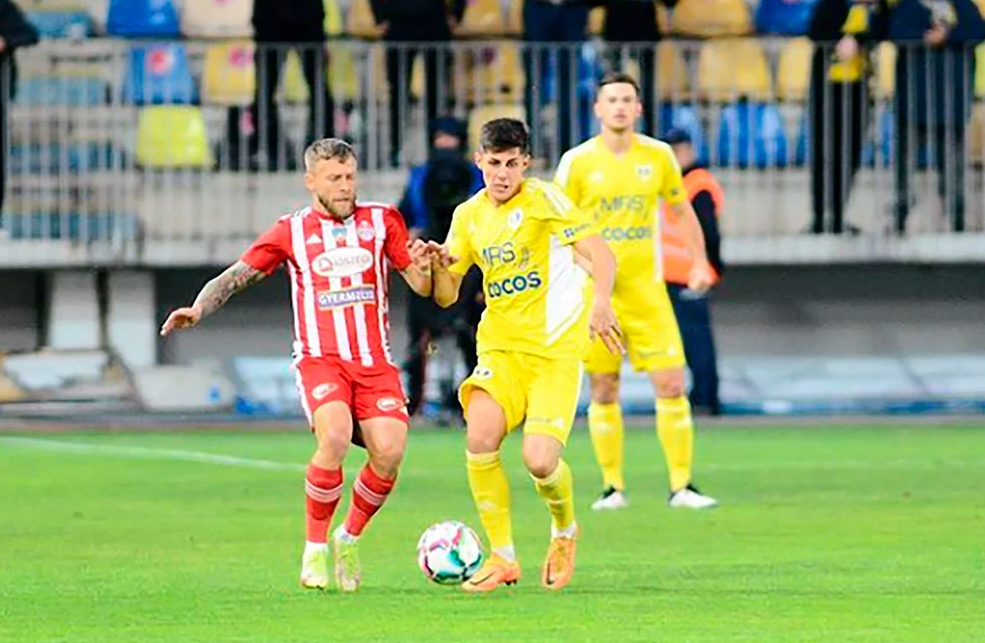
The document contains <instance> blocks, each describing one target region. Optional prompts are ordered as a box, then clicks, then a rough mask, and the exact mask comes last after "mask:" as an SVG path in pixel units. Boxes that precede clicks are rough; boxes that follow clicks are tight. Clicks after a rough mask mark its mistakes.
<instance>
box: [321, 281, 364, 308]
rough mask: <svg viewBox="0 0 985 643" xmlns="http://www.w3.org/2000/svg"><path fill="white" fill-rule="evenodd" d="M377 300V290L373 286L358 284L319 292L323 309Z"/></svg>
mask: <svg viewBox="0 0 985 643" xmlns="http://www.w3.org/2000/svg"><path fill="white" fill-rule="evenodd" d="M374 301H376V290H375V289H374V288H373V286H356V287H355V288H344V289H342V290H326V291H322V292H320V293H318V307H319V308H320V309H322V310H329V309H332V308H339V307H342V306H355V305H357V304H366V303H371V302H374Z"/></svg>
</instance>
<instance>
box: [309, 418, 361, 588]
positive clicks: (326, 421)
mask: <svg viewBox="0 0 985 643" xmlns="http://www.w3.org/2000/svg"><path fill="white" fill-rule="evenodd" d="M314 424H315V438H316V439H317V441H318V448H317V450H316V451H315V454H314V455H313V456H312V457H311V462H310V463H309V464H308V472H307V475H306V476H305V482H304V489H305V518H306V520H305V541H306V542H305V546H304V555H303V556H302V559H301V586H302V587H304V588H307V589H325V588H326V587H328V543H327V540H328V526H329V524H331V522H332V515H333V514H334V513H335V508H336V507H337V506H338V504H339V498H340V497H341V495H342V459H343V458H344V457H345V452H346V450H347V449H348V447H349V438H350V436H351V435H352V419H351V417H350V415H349V409H348V407H347V406H346V405H345V404H343V403H341V402H330V403H328V404H326V405H324V406H322V407H320V408H319V409H318V410H317V411H315V415H314Z"/></svg>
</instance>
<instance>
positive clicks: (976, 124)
mask: <svg viewBox="0 0 985 643" xmlns="http://www.w3.org/2000/svg"><path fill="white" fill-rule="evenodd" d="M969 129H970V130H971V131H970V132H969V134H968V139H969V140H968V156H969V157H970V158H971V162H972V163H974V164H975V165H976V166H980V165H982V164H985V103H975V106H974V107H973V108H972V112H971V124H970V127H969Z"/></svg>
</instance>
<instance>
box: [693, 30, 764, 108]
mask: <svg viewBox="0 0 985 643" xmlns="http://www.w3.org/2000/svg"><path fill="white" fill-rule="evenodd" d="M772 85H773V83H772V81H771V79H770V69H769V63H768V62H767V60H766V52H764V51H763V47H762V45H760V44H759V41H757V40H756V39H755V38H726V39H722V40H709V41H708V42H706V43H705V44H704V45H702V47H701V53H700V54H699V55H698V91H699V94H700V96H701V98H703V99H706V100H711V101H716V102H729V101H733V100H735V99H736V98H739V97H746V98H749V99H751V100H770V99H771V98H772Z"/></svg>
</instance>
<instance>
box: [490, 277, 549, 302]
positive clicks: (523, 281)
mask: <svg viewBox="0 0 985 643" xmlns="http://www.w3.org/2000/svg"><path fill="white" fill-rule="evenodd" d="M543 283H544V280H543V279H541V277H540V273H539V272H537V271H536V270H533V271H531V272H528V273H526V274H520V275H513V276H512V277H506V278H505V279H500V280H499V281H490V282H488V283H487V284H486V296H487V297H489V298H490V299H496V298H497V297H511V296H513V295H518V294H520V293H522V292H526V291H527V290H536V289H537V288H540V287H541V286H542V285H543Z"/></svg>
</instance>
